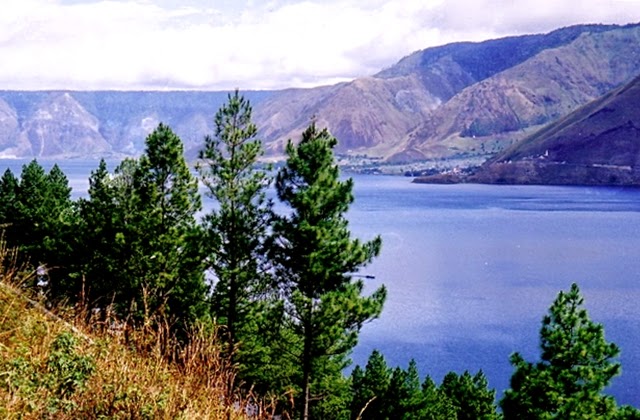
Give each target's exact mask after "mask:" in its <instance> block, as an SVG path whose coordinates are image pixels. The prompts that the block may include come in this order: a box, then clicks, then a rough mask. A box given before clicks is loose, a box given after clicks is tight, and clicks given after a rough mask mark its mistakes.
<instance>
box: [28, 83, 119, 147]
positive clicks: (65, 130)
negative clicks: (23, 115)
mask: <svg viewBox="0 0 640 420" xmlns="http://www.w3.org/2000/svg"><path fill="white" fill-rule="evenodd" d="M99 126H100V124H99V122H98V119H97V118H96V117H95V116H93V115H91V114H90V113H88V112H87V111H86V110H85V109H84V108H83V107H82V106H81V105H80V104H79V103H78V102H77V101H76V100H75V99H74V98H73V97H72V96H71V95H70V94H69V93H61V94H55V95H51V97H50V98H48V99H47V100H46V101H44V102H43V103H41V104H40V105H39V106H38V108H37V109H36V110H35V112H34V113H33V114H32V115H30V116H29V117H28V119H27V120H26V122H25V123H24V124H23V127H22V132H21V134H20V136H21V139H22V141H23V142H26V143H28V144H29V146H30V152H31V153H30V154H31V155H32V156H34V157H45V156H60V155H67V156H101V155H103V154H105V153H106V152H109V151H110V146H109V144H108V143H107V141H106V140H105V139H104V137H103V136H102V134H100V130H99V128H100V127H99Z"/></svg>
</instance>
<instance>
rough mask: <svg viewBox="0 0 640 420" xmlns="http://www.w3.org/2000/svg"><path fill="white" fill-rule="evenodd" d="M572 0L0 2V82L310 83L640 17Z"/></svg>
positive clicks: (635, 8)
mask: <svg viewBox="0 0 640 420" xmlns="http://www.w3.org/2000/svg"><path fill="white" fill-rule="evenodd" d="M572 3H574V2H572V1H562V2H559V1H557V0H536V1H529V0H527V1H519V0H477V1H475V2H470V1H468V0H371V1H357V0H346V1H345V0H329V1H320V0H306V1H292V0H272V1H269V2H257V1H256V2H254V1H252V0H247V1H244V2H239V1H231V0H222V1H217V2H210V1H206V0H189V1H177V0H138V1H122V0H100V1H98V0H93V1H84V2H82V1H79V0H5V1H4V2H3V9H2V14H0V57H1V58H2V62H3V65H2V66H0V88H2V89H45V88H58V89H163V88H164V89H182V88H187V89H188V88H203V89H232V88H234V87H239V88H241V89H255V88H283V87H289V86H310V85H317V84H325V83H333V82H336V81H340V80H348V79H352V78H354V77H357V76H364V75H369V74H372V73H375V72H377V71H378V70H380V69H381V68H383V67H386V66H388V65H391V64H393V63H394V62H396V61H397V60H398V59H400V58H401V57H403V56H404V55H407V54H409V53H411V52H412V51H415V50H418V49H422V48H426V47H429V46H433V45H439V44H443V43H446V42H452V41H460V40H482V39H486V38H493V37H497V36H504V35H509V34H522V33H531V32H544V31H549V30H552V29H554V28H557V27H560V26H566V25H569V24H575V23H587V22H590V23H591V22H602V23H627V22H633V21H640V0H585V1H582V2H580V3H579V6H580V7H577V6H578V4H572ZM212 4H215V5H217V7H218V8H217V9H215V8H213V7H211V5H212Z"/></svg>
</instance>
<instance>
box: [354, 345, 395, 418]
mask: <svg viewBox="0 0 640 420" xmlns="http://www.w3.org/2000/svg"><path fill="white" fill-rule="evenodd" d="M390 381H391V369H389V367H388V366H387V362H386V361H385V360H384V356H383V355H382V354H381V353H380V352H379V351H378V350H374V351H373V352H371V355H370V356H369V360H368V361H367V365H366V367H365V370H364V371H362V369H361V368H360V366H356V367H355V368H354V370H353V372H352V373H351V383H352V385H351V386H352V394H353V399H352V402H351V418H352V419H356V418H361V419H363V420H364V419H377V418H380V415H381V414H382V413H383V407H384V404H385V398H386V395H387V391H388V389H389V383H390Z"/></svg>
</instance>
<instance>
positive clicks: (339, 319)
mask: <svg viewBox="0 0 640 420" xmlns="http://www.w3.org/2000/svg"><path fill="white" fill-rule="evenodd" d="M336 143H337V141H336V139H335V138H334V137H332V136H331V135H330V134H329V132H328V131H327V130H326V129H323V130H320V131H319V130H318V129H317V128H316V126H315V124H314V123H312V124H311V125H310V126H309V127H308V128H307V129H306V130H305V131H304V133H303V134H302V140H301V142H300V143H299V144H298V145H297V146H295V145H294V144H293V143H292V142H291V141H289V143H288V144H287V148H286V153H287V161H286V164H285V166H284V167H282V168H281V170H280V171H279V172H278V175H277V178H276V190H277V193H278V197H279V199H280V200H281V201H282V202H283V203H285V204H287V205H288V206H289V207H290V213H289V214H288V215H285V216H282V217H281V218H280V219H279V220H278V221H276V222H275V224H274V234H275V235H274V237H275V238H276V239H275V242H276V244H277V248H276V249H275V251H274V252H275V254H274V256H275V258H274V259H275V261H276V262H277V264H278V273H279V275H280V278H281V280H282V288H283V291H284V292H285V294H286V296H287V307H286V310H287V314H288V318H289V321H290V323H291V327H292V329H293V331H295V333H296V334H297V335H298V336H299V337H300V340H301V341H302V349H301V352H300V354H299V356H298V357H299V362H300V365H301V366H302V378H301V382H300V383H299V386H300V389H301V394H302V395H301V407H302V410H301V418H302V419H304V420H306V419H308V418H309V417H310V403H311V401H312V394H313V393H314V392H313V390H312V386H320V384H321V379H322V378H321V376H320V373H321V372H322V375H327V374H328V372H326V369H325V372H323V371H322V368H323V367H326V366H329V365H332V366H335V367H336V369H340V368H341V367H343V366H344V365H345V364H346V363H345V361H344V358H345V356H346V355H347V354H348V352H349V351H350V350H351V349H352V348H353V347H354V346H355V344H356V342H357V338H358V333H359V331H360V328H361V327H362V325H363V324H364V323H365V322H366V321H368V320H371V319H373V318H376V317H377V316H379V314H380V312H381V311H382V306H383V303H384V300H385V297H386V290H385V288H384V287H380V288H379V289H377V290H376V291H375V292H374V293H373V294H372V295H371V296H369V297H365V296H363V295H362V292H363V288H364V284H363V282H362V280H360V279H357V280H356V279H354V278H353V277H352V276H351V274H352V273H355V272H357V271H358V270H359V269H360V268H361V267H363V266H364V265H366V264H367V263H369V262H370V261H371V260H372V259H373V258H374V257H375V256H377V255H378V254H379V252H380V247H381V239H380V237H377V238H375V239H373V240H372V241H370V242H364V243H363V242H361V241H359V240H357V239H355V240H354V239H352V238H351V233H350V231H349V229H348V222H347V219H346V218H345V213H346V212H347V210H348V209H349V205H350V204H351V203H352V202H353V194H352V189H353V181H352V180H351V179H349V180H346V181H341V180H340V177H339V169H338V167H337V165H336V163H335V159H334V155H333V148H334V147H335V145H336ZM336 362H337V363H336ZM318 391H319V389H318Z"/></svg>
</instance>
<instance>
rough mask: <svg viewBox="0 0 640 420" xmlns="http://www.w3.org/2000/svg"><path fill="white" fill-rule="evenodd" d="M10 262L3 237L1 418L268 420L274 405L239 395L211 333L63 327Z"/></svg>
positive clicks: (71, 322) (71, 321)
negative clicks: (184, 336)
mask: <svg viewBox="0 0 640 420" xmlns="http://www.w3.org/2000/svg"><path fill="white" fill-rule="evenodd" d="M14 262H15V253H13V252H12V251H10V250H7V248H6V246H5V244H4V242H2V241H1V240H0V418H6V419H46V418H55V419H77V418H100V419H245V418H253V419H263V418H271V417H272V414H273V413H272V411H273V405H272V404H269V403H266V402H265V400H263V399H259V398H256V397H255V396H253V395H251V393H241V392H239V391H238V388H237V387H236V386H235V381H234V380H235V373H234V369H233V368H232V367H230V366H229V365H228V363H226V360H225V359H224V358H223V357H222V355H221V353H220V346H219V342H220V341H219V340H217V339H216V335H215V332H216V329H215V328H214V327H208V328H207V327H204V326H201V327H195V328H194V329H193V330H192V332H191V334H190V340H189V341H188V342H187V343H186V344H179V343H178V342H177V341H176V340H174V339H172V338H171V337H170V336H169V335H168V334H167V331H168V328H167V327H166V326H165V327H162V326H160V327H157V326H156V327H153V328H152V327H146V328H141V329H138V330H134V329H126V330H123V329H116V330H114V329H113V328H112V326H113V325H116V324H115V321H113V320H107V321H106V322H105V321H104V320H103V321H102V322H97V321H96V320H95V319H92V320H90V321H88V322H87V321H84V320H86V318H87V317H85V316H75V317H72V318H70V317H69V315H67V316H65V317H64V318H65V320H64V321H63V320H62V319H59V318H57V317H56V316H52V315H51V314H50V313H48V311H46V310H44V309H43V308H42V307H41V306H40V305H38V304H37V303H36V302H33V301H32V300H30V299H28V298H27V297H26V296H25V294H24V292H23V291H22V289H21V287H20V286H19V284H20V280H24V276H23V278H22V279H21V278H20V275H19V272H20V271H19V270H17V269H16V268H15V265H14ZM79 312H81V311H79ZM89 318H90V317H89ZM81 320H83V321H81Z"/></svg>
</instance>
